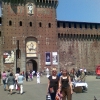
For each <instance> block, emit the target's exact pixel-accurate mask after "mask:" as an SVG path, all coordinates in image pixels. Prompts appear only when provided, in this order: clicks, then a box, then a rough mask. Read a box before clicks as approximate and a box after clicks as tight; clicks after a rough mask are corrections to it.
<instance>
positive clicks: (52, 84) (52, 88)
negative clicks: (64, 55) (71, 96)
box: [47, 68, 59, 100]
mask: <svg viewBox="0 0 100 100" xmlns="http://www.w3.org/2000/svg"><path fill="white" fill-rule="evenodd" d="M58 84H59V77H58V76H57V69H56V68H52V75H50V76H49V77H48V87H47V93H49V94H50V96H51V100H55V97H56V93H57V90H58Z"/></svg>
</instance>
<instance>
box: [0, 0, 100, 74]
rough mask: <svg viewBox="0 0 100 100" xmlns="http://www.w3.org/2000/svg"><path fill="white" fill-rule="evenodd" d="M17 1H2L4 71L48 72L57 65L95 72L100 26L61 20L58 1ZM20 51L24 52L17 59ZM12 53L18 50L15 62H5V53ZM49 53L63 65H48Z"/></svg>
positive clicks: (0, 28) (98, 56)
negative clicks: (30, 45) (57, 8)
mask: <svg viewBox="0 0 100 100" xmlns="http://www.w3.org/2000/svg"><path fill="white" fill-rule="evenodd" d="M15 1H16V0H4V1H2V8H3V9H2V13H3V15H2V25H1V27H0V31H1V37H0V40H1V44H0V51H1V52H0V54H1V63H0V65H1V70H2V71H3V70H8V69H10V70H12V71H13V72H16V66H17V68H18V67H19V68H20V71H26V70H35V71H37V70H43V71H44V70H45V68H47V67H48V68H52V67H53V66H56V67H57V68H59V69H60V68H61V67H68V68H73V67H74V68H78V67H85V68H87V69H88V70H94V69H95V66H96V65H97V64H99V61H100V48H99V46H100V42H99V41H100V24H99V23H85V22H67V21H57V19H56V17H57V16H56V7H57V5H58V0H17V1H16V2H15ZM30 6H31V7H32V8H31V7H30ZM17 41H19V45H18V44H17ZM29 43H31V44H32V43H33V44H34V48H33V49H32V50H31V49H28V46H29ZM17 45H18V46H19V48H18V46H17ZM17 49H19V50H20V51H21V52H20V55H19V57H18V58H17V59H16V50H17ZM8 51H14V62H13V63H4V60H3V59H4V58H3V57H4V53H5V52H8ZM30 52H31V53H30ZM45 52H50V53H52V52H58V54H59V64H58V65H52V64H50V65H49V66H46V65H45ZM6 60H7V59H6Z"/></svg>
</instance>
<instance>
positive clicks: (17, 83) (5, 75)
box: [1, 70, 40, 95]
mask: <svg viewBox="0 0 100 100" xmlns="http://www.w3.org/2000/svg"><path fill="white" fill-rule="evenodd" d="M34 76H37V83H40V72H39V71H38V72H36V73H35V71H26V73H24V72H19V71H17V72H16V73H15V74H14V73H12V72H10V71H9V70H8V71H3V72H2V74H1V77H2V83H3V87H4V91H6V90H8V91H9V92H10V94H11V95H12V93H13V90H14V89H15V90H16V91H19V93H20V94H23V81H24V79H25V78H26V82H28V81H33V77H34Z"/></svg>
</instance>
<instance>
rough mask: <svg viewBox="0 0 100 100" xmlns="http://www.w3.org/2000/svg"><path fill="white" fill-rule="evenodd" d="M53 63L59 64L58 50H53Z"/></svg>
mask: <svg viewBox="0 0 100 100" xmlns="http://www.w3.org/2000/svg"><path fill="white" fill-rule="evenodd" d="M52 65H58V54H57V52H52Z"/></svg>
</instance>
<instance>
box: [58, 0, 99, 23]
mask: <svg viewBox="0 0 100 100" xmlns="http://www.w3.org/2000/svg"><path fill="white" fill-rule="evenodd" d="M57 20H61V21H75V22H94V23H100V0H59V3H58V7H57Z"/></svg>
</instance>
